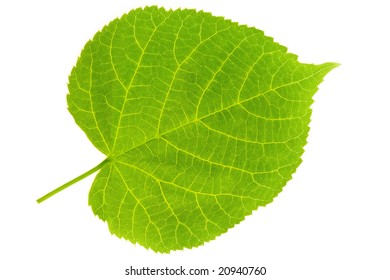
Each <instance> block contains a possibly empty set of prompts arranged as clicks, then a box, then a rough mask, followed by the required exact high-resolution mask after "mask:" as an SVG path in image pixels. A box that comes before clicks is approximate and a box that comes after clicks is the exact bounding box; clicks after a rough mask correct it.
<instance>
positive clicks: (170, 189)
mask: <svg viewBox="0 0 390 280" xmlns="http://www.w3.org/2000/svg"><path fill="white" fill-rule="evenodd" d="M336 66H337V65H336V64H334V63H325V64H321V65H312V64H302V63H299V62H298V61H297V57H296V56H295V55H293V54H290V53H287V49H286V48H285V47H283V46H281V45H279V44H277V43H275V42H273V40H272V38H270V37H266V36H265V35H264V34H263V32H262V31H260V30H258V29H255V28H248V27H247V26H243V25H238V24H237V23H233V22H231V21H229V20H225V19H223V18H222V17H214V16H212V15H210V14H208V13H205V12H196V11H195V10H175V11H172V10H170V11H166V10H164V9H158V8H157V7H146V8H144V9H136V10H132V11H130V12H129V13H128V14H125V15H124V16H123V17H121V18H120V19H115V20H113V21H112V22H111V23H110V24H108V25H107V26H105V27H104V28H103V29H102V31H99V32H98V33H96V35H95V36H94V38H93V40H91V41H89V42H88V43H87V44H86V45H85V47H84V49H83V51H82V53H81V55H80V57H79V59H78V61H77V64H76V66H75V67H74V68H73V70H72V73H71V75H70V77H69V94H68V96H67V100H68V105H69V111H70V113H71V114H72V115H73V117H74V119H75V121H76V123H77V124H78V125H79V126H80V127H81V129H82V130H83V131H84V132H85V133H86V135H87V136H88V138H89V139H90V140H91V142H92V143H93V144H94V145H95V146H96V148H97V149H99V150H100V151H101V152H102V153H104V154H105V155H106V156H107V158H106V159H105V160H104V161H103V162H102V163H100V164H99V165H98V166H96V167H94V168H93V169H91V170H90V171H88V172H86V173H84V174H83V175H81V176H79V177H77V178H76V179H74V180H72V181H70V182H69V183H67V184H65V185H63V186H61V187H60V188H58V189H57V190H54V191H53V192H51V193H49V194H48V195H46V196H44V197H42V198H41V199H39V200H38V202H41V201H43V200H45V199H47V198H48V197H50V196H52V195H53V194H55V193H57V192H58V191H60V190H62V189H64V188H67V187H68V186H70V185H72V184H73V183H75V182H77V181H79V180H81V179H83V178H84V177H86V176H88V175H90V174H92V173H94V172H95V171H97V170H100V171H99V173H98V174H97V176H96V178H95V181H94V182H93V185H92V188H91V191H90V195H89V204H90V205H91V207H92V210H93V212H94V213H95V214H96V215H98V216H99V218H100V219H102V220H103V221H106V222H107V223H108V226H109V229H110V231H111V232H112V233H114V234H115V235H117V236H118V237H123V238H125V239H127V240H130V241H131V242H133V243H139V244H141V245H143V246H145V247H146V248H151V249H153V250H154V251H159V252H169V251H170V250H177V249H182V248H191V247H194V246H199V245H201V244H203V243H204V242H206V241H209V240H212V239H214V238H215V237H216V236H218V235H220V234H222V233H224V232H226V231H227V230H228V229H229V228H231V227H233V226H234V225H235V224H237V223H239V222H240V221H242V220H243V219H244V218H245V216H247V215H249V214H251V212H252V211H253V210H255V209H257V208H258V207H259V206H264V205H266V204H268V203H270V202H271V201H272V200H273V199H274V198H275V197H276V196H277V195H278V193H279V192H280V191H281V190H282V188H283V186H284V185H285V184H286V182H287V181H288V180H290V179H291V176H292V174H293V173H294V172H295V170H296V169H297V167H298V165H299V164H300V162H301V155H302V153H303V151H304V150H303V147H304V145H305V143H306V138H307V135H308V131H309V126H308V124H309V122H310V114H311V110H310V105H311V104H312V102H313V100H312V96H313V94H314V93H315V91H316V90H317V87H318V85H319V83H320V82H321V81H322V79H323V77H324V76H325V75H326V74H327V73H328V72H329V71H330V70H331V69H333V68H334V67H336Z"/></svg>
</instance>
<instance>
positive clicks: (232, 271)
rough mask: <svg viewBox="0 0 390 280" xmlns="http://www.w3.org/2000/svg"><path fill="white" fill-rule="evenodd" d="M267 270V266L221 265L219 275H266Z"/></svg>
mask: <svg viewBox="0 0 390 280" xmlns="http://www.w3.org/2000/svg"><path fill="white" fill-rule="evenodd" d="M266 273H267V270H266V268H265V267H254V266H240V267H234V266H225V267H223V266H220V267H218V275H265V274H266Z"/></svg>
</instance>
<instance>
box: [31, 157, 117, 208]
mask: <svg viewBox="0 0 390 280" xmlns="http://www.w3.org/2000/svg"><path fill="white" fill-rule="evenodd" d="M109 161H110V159H109V158H106V159H105V160H103V161H102V162H101V163H99V164H98V165H96V166H95V167H94V168H92V169H90V170H88V171H87V172H85V173H83V174H81V175H80V176H78V177H76V178H74V179H73V180H70V181H69V182H67V183H65V184H63V185H62V186H60V187H58V188H56V189H55V190H52V191H51V192H49V193H47V194H45V195H44V196H42V197H41V198H38V199H37V202H38V203H41V202H43V201H45V200H46V199H48V198H50V197H52V196H53V195H55V194H56V193H59V192H60V191H62V190H64V189H66V188H67V187H70V186H71V185H73V184H75V183H77V182H78V181H81V180H82V179H84V178H86V177H88V176H89V175H91V174H93V173H95V172H96V171H98V170H100V169H101V168H103V166H104V165H106V164H107V163H108V162H109Z"/></svg>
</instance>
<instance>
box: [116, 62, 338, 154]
mask: <svg viewBox="0 0 390 280" xmlns="http://www.w3.org/2000/svg"><path fill="white" fill-rule="evenodd" d="M331 68H334V65H332V64H329V66H327V67H324V68H321V69H320V70H318V71H316V72H314V73H313V74H311V75H310V76H307V77H305V78H303V79H300V80H297V81H294V82H290V83H288V84H284V85H280V86H278V87H275V88H271V89H269V90H267V91H265V92H262V93H259V94H258V95H255V96H252V97H250V98H246V99H243V100H241V101H238V102H235V103H233V104H231V105H229V106H227V107H225V108H222V109H220V110H217V111H214V112H212V113H210V114H208V115H204V116H203V117H200V118H194V119H193V120H191V121H189V122H186V123H184V124H182V125H179V126H177V127H175V128H172V129H170V130H167V131H165V132H163V133H158V134H156V135H154V136H153V137H151V138H150V139H148V140H145V141H144V142H142V143H140V144H138V145H136V146H134V147H131V148H130V149H128V150H126V151H123V152H121V153H119V154H117V155H115V154H110V155H109V156H108V157H109V158H110V160H112V161H115V158H117V157H120V156H122V155H125V154H127V153H129V152H131V151H132V150H135V149H137V148H138V147H140V146H143V145H145V144H147V143H149V142H151V141H153V140H158V139H160V138H162V137H163V136H165V135H167V134H169V133H171V132H174V131H176V130H178V129H180V128H183V127H185V126H188V125H191V124H194V123H197V122H200V121H202V120H203V119H206V118H208V117H211V116H213V115H215V114H218V113H220V112H223V111H225V110H228V109H230V108H232V107H234V106H237V105H241V104H243V103H245V102H248V101H251V100H253V99H255V98H258V97H260V96H262V95H264V94H267V93H269V92H275V93H276V90H278V89H280V88H283V87H287V86H290V85H293V84H297V83H300V82H302V81H305V80H307V79H310V78H312V77H314V76H315V75H317V74H319V73H321V72H323V71H327V70H328V69H331ZM245 82H246V80H244V81H243V83H245ZM276 94H278V93H276ZM286 120H288V118H286Z"/></svg>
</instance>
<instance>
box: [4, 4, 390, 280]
mask: <svg viewBox="0 0 390 280" xmlns="http://www.w3.org/2000/svg"><path fill="white" fill-rule="evenodd" d="M386 2H387V1H374V0H369V1H340V0H338V1H329V0H327V1H300V0H299V1H298V0H295V1H290V0H286V1H246V0H234V1H227V0H223V1H217V0H207V1H200V0H193V1H190V0H188V1H186V0H182V1H173V0H167V1H158V0H155V1H146V0H145V1H135V0H127V1H120V0H117V1H99V0H77V1H73V0H72V1H71V0H66V1H41V0H35V1H27V0H25V1H7V2H6V1H3V0H1V2H0V133H1V134H0V148H1V154H0V155H1V156H0V167H1V168H0V175H1V177H0V178H1V179H0V256H1V259H0V279H7V280H9V279H143V278H146V277H129V276H125V275H124V270H125V269H126V268H128V267H129V266H130V265H133V266H134V267H142V266H149V267H165V266H170V267H176V266H179V265H183V266H184V267H186V268H191V267H205V268H210V269H218V267H219V266H240V265H242V266H265V267H266V268H267V275H266V276H264V277H254V276H252V277H249V276H247V277H242V279H278V280H279V279H280V280H285V279H300V280H301V279H316V280H318V279H376V280H381V279H384V280H385V279H387V280H388V279H390V269H389V266H390V241H389V240H390V239H389V237H390V219H389V214H390V183H389V181H390V180H389V177H390V176H389V174H390V163H389V159H390V148H389V143H390V133H389V129H390V126H389V121H390V90H389V81H390V70H389V69H390V39H389V26H390V16H389V12H390V8H388V7H387V6H386V4H385V3H386ZM147 4H148V5H153V4H158V5H162V6H165V7H167V8H179V7H186V8H196V9H204V10H205V11H209V12H212V13H213V14H214V15H221V16H225V17H226V18H230V19H233V20H234V21H238V22H240V23H242V24H247V25H249V26H255V27H257V28H259V29H262V30H264V31H265V32H266V34H267V35H269V36H272V37H274V38H275V40H276V41H277V42H279V43H281V44H283V45H285V46H288V47H289V51H290V52H293V53H296V54H298V55H299V58H300V61H301V62H306V63H322V62H328V61H333V62H338V63H341V66H340V67H339V68H337V69H335V70H333V71H332V72H331V73H330V74H329V75H327V76H326V78H325V81H324V82H323V83H322V84H321V86H320V90H319V91H318V93H317V94H316V96H315V103H314V105H313V106H312V108H313V115H312V122H311V131H310V136H309V139H308V141H309V143H308V145H307V146H306V153H305V154H304V162H303V163H302V165H301V166H300V167H299V169H298V171H297V173H296V174H295V175H294V178H293V180H292V181H290V182H289V183H288V184H287V186H286V187H285V189H284V191H283V192H282V193H281V194H280V195H279V196H278V197H277V198H276V199H275V201H274V202H273V203H272V204H270V205H269V206H267V207H266V208H261V209H259V210H258V211H256V212H255V213H254V214H253V215H252V216H250V217H247V218H246V220H245V221H244V222H242V223H241V224H239V225H237V226H236V227H235V228H233V229H231V230H230V231H229V232H228V233H227V234H224V235H222V236H220V237H218V238H217V239H216V240H215V241H213V242H209V243H206V244H205V245H204V246H202V247H199V248H196V249H192V250H184V251H178V252H173V253H171V254H156V253H154V252H152V251H148V250H146V249H144V248H143V247H141V246H135V245H133V244H131V243H130V242H127V241H124V240H120V239H118V238H116V237H114V236H112V235H111V234H110V233H109V231H108V229H107V226H106V224H105V223H104V222H102V221H100V220H99V219H98V218H97V217H95V216H94V215H93V213H92V211H91V209H90V208H89V206H88V205H87V196H88V191H89V187H90V185H91V183H92V180H93V176H91V177H90V178H87V179H85V180H84V181H82V182H79V183H78V184H77V185H74V186H72V187H71V188H69V189H67V190H66V191H63V192H61V193H60V194H57V195H56V196H55V197H53V198H51V199H49V200H48V201H46V202H45V203H42V204H40V205H38V204H37V203H36V202H35V199H37V198H38V197H40V196H41V195H43V194H45V193H46V192H48V191H50V190H52V189H54V188H55V187H57V186H59V185H61V184H62V183H64V182H66V181H68V180H70V179H72V178H74V177H76V176H78V175H80V174H81V173H83V172H85V171H86V170H88V169H90V168H91V167H93V166H95V165H96V164H97V163H99V162H100V161H101V160H102V159H103V158H104V156H103V155H101V154H100V153H99V152H98V151H97V150H96V149H95V148H94V147H93V146H92V144H91V143H90V142H89V141H88V140H87V138H86V137H85V135H84V134H83V132H82V131H81V129H79V127H77V125H76V124H75V123H74V121H73V119H72V117H71V115H70V114H69V113H68V112H67V105H66V100H65V96H66V93H67V77H68V74H69V73H70V70H71V68H72V66H73V65H74V64H75V62H76V59H77V57H78V55H79V53H80V51H81V49H82V47H83V46H84V44H85V43H86V41H87V40H88V39H90V38H91V37H92V36H93V35H94V34H95V32H96V31H98V30H99V29H101V28H102V27H103V26H104V25H105V24H107V23H108V22H109V21H110V20H112V19H113V18H115V17H117V16H121V15H122V14H123V13H125V12H128V11H129V10H131V9H132V8H135V7H139V6H145V5H147ZM215 278H217V279H218V277H217V276H215V277H203V278H199V279H215ZM219 278H221V279H225V278H226V279H238V277H234V278H233V277H226V276H219ZM147 279H149V278H147ZM150 279H151V278H150ZM157 279H165V278H163V277H159V278H157ZM171 279H172V278H171ZM177 279H179V277H178V278H177ZM181 279H185V277H182V278H181ZM191 279H197V278H196V277H192V278H191Z"/></svg>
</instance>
